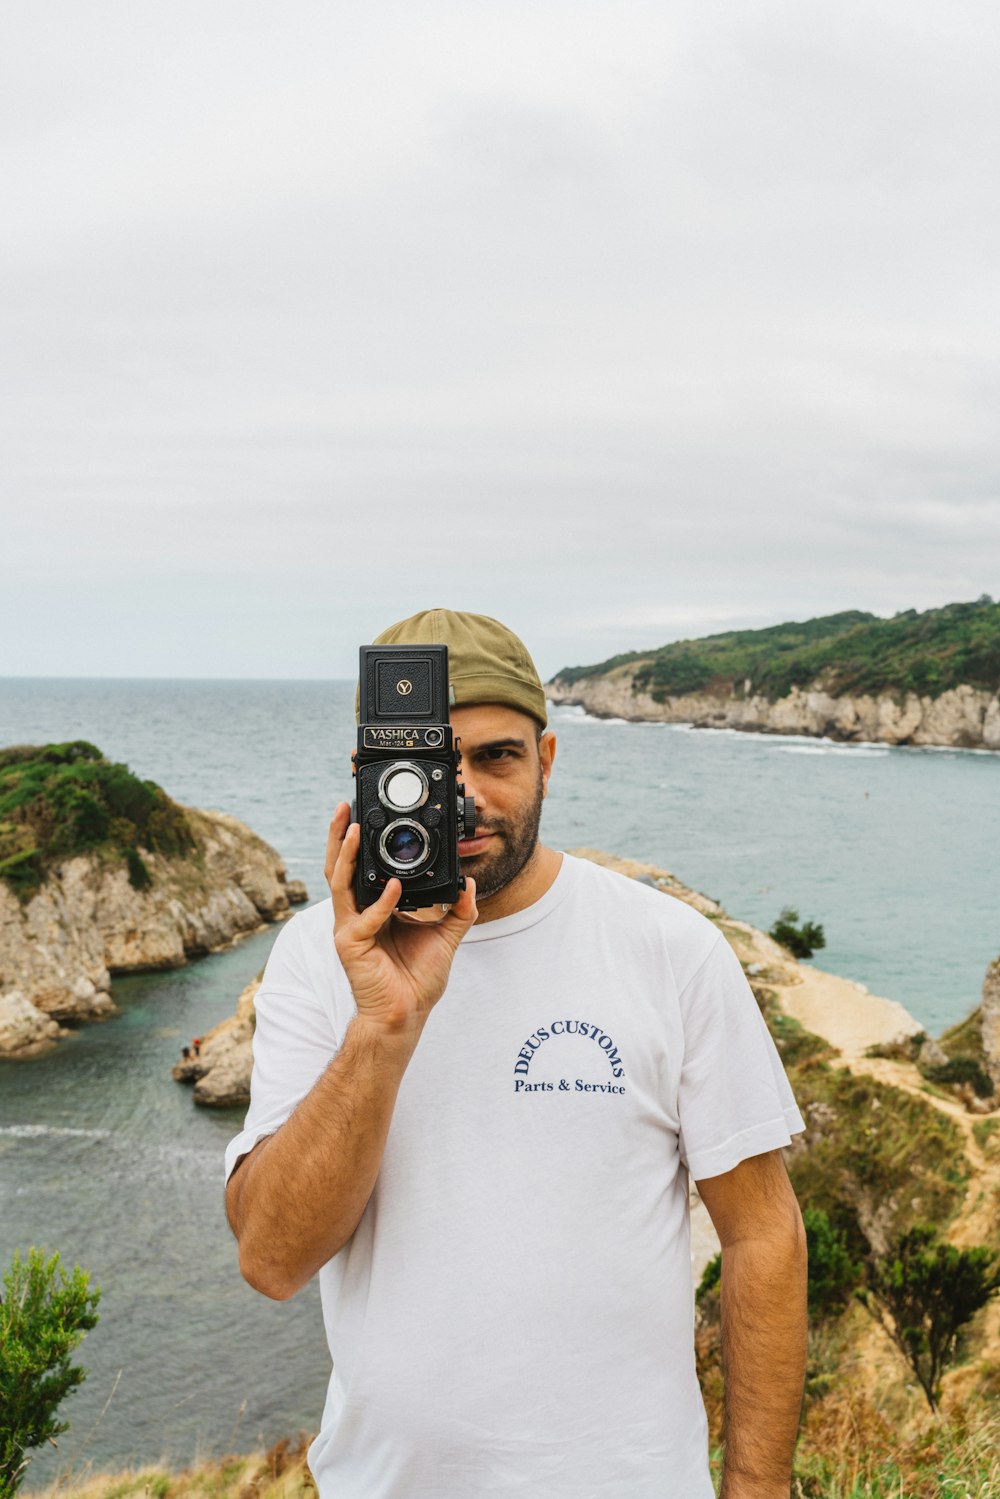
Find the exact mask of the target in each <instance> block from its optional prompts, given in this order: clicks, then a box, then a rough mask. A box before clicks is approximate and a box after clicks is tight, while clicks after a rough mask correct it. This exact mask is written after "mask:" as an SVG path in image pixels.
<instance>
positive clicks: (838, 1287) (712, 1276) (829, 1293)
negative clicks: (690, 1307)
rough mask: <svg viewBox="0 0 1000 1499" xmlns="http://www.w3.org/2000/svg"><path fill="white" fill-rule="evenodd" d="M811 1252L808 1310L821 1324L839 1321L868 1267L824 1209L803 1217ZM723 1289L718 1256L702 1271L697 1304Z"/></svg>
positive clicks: (807, 1242) (808, 1246) (696, 1294)
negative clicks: (850, 1250) (853, 1255)
mask: <svg viewBox="0 0 1000 1499" xmlns="http://www.w3.org/2000/svg"><path fill="white" fill-rule="evenodd" d="M802 1223H803V1226H804V1227H805V1231H806V1245H807V1248H808V1252H809V1290H808V1306H809V1312H810V1315H811V1316H812V1317H814V1318H816V1319H817V1320H822V1319H825V1318H829V1317H835V1316H837V1315H838V1314H839V1313H840V1312H842V1311H843V1310H844V1308H845V1307H846V1306H847V1305H848V1304H849V1303H850V1301H851V1297H852V1294H853V1293H854V1291H855V1290H856V1288H857V1287H858V1285H859V1284H860V1283H861V1282H862V1281H863V1280H864V1265H863V1264H862V1263H861V1262H860V1261H855V1260H852V1259H851V1256H850V1254H849V1253H848V1248H847V1241H846V1238H845V1235H844V1234H843V1233H842V1232H840V1231H839V1230H838V1229H836V1228H834V1227H833V1225H832V1224H831V1222H830V1220H829V1218H828V1217H827V1215H826V1213H824V1212H823V1211H822V1209H820V1208H806V1209H805V1211H804V1212H803V1214H802ZM716 1287H718V1288H719V1289H720V1290H721V1287H722V1255H721V1253H720V1254H717V1255H714V1256H713V1258H712V1259H710V1260H709V1262H708V1264H707V1265H706V1266H705V1269H704V1270H703V1271H702V1276H701V1280H700V1281H699V1283H698V1289H697V1291H696V1292H695V1300H696V1301H697V1302H698V1303H699V1304H700V1303H701V1302H703V1301H704V1300H705V1299H706V1298H707V1297H708V1296H709V1295H710V1293H711V1292H712V1291H714V1290H715V1289H716Z"/></svg>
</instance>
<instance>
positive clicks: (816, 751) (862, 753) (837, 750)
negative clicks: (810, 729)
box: [775, 740, 892, 760]
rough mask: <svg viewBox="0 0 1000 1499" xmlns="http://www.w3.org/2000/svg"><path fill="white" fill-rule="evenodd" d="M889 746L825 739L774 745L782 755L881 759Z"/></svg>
mask: <svg viewBox="0 0 1000 1499" xmlns="http://www.w3.org/2000/svg"><path fill="white" fill-rule="evenodd" d="M891 748H892V746H891V745H888V744H882V745H876V744H834V743H832V742H827V741H826V740H824V741H823V742H822V743H820V744H778V745H775V749H777V750H780V751H781V753H782V754H783V755H854V756H855V758H858V759H874V760H881V759H882V758H883V757H884V756H885V755H887V754H888V753H889V750H890V749H891Z"/></svg>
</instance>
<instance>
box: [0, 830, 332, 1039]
mask: <svg viewBox="0 0 1000 1499" xmlns="http://www.w3.org/2000/svg"><path fill="white" fill-rule="evenodd" d="M184 810H185V812H186V814H187V817H188V821H189V822H190V825H191V828H192V831H193V832H194V835H195V840H196V848H195V850H194V852H193V853H192V854H190V855H187V856H185V857H170V858H168V857H166V856H164V855H161V854H156V853H152V852H150V851H148V850H146V849H143V850H142V858H143V862H144V863H145V865H146V868H147V869H148V871H149V874H150V877H151V883H150V885H149V887H148V888H147V889H145V890H136V889H134V887H133V886H132V885H131V884H130V882H129V878H128V871H127V868H126V867H125V865H124V862H122V863H120V864H119V863H109V862H107V861H106V860H103V859H102V858H101V857H100V855H99V854H96V853H94V854H80V855H77V856H75V857H73V858H71V859H66V860H65V861H64V862H63V863H62V864H60V865H58V866H57V867H56V868H55V869H53V870H52V871H51V873H50V875H49V877H48V879H47V880H46V881H45V884H44V885H43V886H42V887H41V889H40V890H38V891H37V893H36V894H35V895H34V896H33V897H32V898H31V899H30V900H28V901H27V902H25V904H24V905H22V904H21V902H20V901H19V900H18V898H17V896H16V895H15V894H14V892H13V891H12V890H11V889H10V888H9V886H8V885H6V884H5V883H4V882H3V881H0V996H4V995H8V994H10V993H11V992H12V991H17V992H18V993H20V994H22V995H23V996H24V997H25V998H26V999H27V1000H28V1001H30V1003H31V1005H32V1006H33V1007H34V1008H35V1009H37V1010H40V1011H42V1012H43V1013H44V1014H45V1015H48V1016H50V1017H51V1018H52V1019H54V1020H56V1021H65V1020H91V1019H94V1018H96V1017H99V1016H102V1015H108V1014H113V1013H114V1012H115V1006H114V1004H113V1002H112V1000H111V995H110V988H111V975H112V974H113V973H129V972H136V971H139V970H143V969H155V968H176V967H179V966H180V965H181V964H183V963H185V962H186V961H187V959H188V958H189V957H191V956H192V955H194V954H196V953H206V952H214V951H217V950H219V949H220V948H223V947H226V946H228V945H229V944H230V943H232V942H233V941H235V940H236V939H238V938H239V937H241V936H244V935H246V934H247V933H249V932H253V931H257V930H258V929H259V928H260V927H261V926H262V925H264V923H265V922H269V921H275V920H280V919H282V918H283V917H285V916H287V915H289V914H290V908H291V905H292V903H293V902H299V901H302V900H304V899H307V898H308V897H307V895H306V892H305V888H304V886H303V885H302V884H301V882H300V881H298V880H291V881H289V880H288V879H287V877H286V873H285V866H284V864H283V863H282V861H281V858H280V857H279V855H278V854H277V853H276V852H275V850H274V849H273V848H271V847H270V845H269V844H267V843H265V842H264V840H263V839H262V838H258V836H257V835H256V833H253V832H252V831H251V830H250V828H248V827H247V826H246V825H245V824H244V823H242V822H239V821H237V819H236V818H235V817H229V816H227V815H226V814H225V813H222V812H202V811H198V810H196V809H194V808H190V807H186V808H185V809H184ZM10 1054H12V1053H11V1052H9V1051H8V1049H7V1046H6V1043H5V1042H4V1041H3V1039H2V1037H0V1056H4V1055H10Z"/></svg>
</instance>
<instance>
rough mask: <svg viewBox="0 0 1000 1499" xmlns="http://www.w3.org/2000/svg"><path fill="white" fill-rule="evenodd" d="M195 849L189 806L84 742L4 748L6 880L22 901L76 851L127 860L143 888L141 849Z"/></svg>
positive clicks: (1, 872)
mask: <svg viewBox="0 0 1000 1499" xmlns="http://www.w3.org/2000/svg"><path fill="white" fill-rule="evenodd" d="M194 847H195V839H194V834H193V832H192V830H191V827H190V824H189V823H188V820H187V817H186V816H185V813H184V809H183V808H182V807H179V806H178V805H177V804H176V802H173V801H171V799H170V797H168V796H167V794H166V792H164V791H163V790H162V789H161V788H160V787H159V786H157V785H156V783H155V781H143V780H140V779H139V777H138V776H134V775H133V774H132V772H131V771H130V770H129V768H128V766H127V765H117V764H112V763H111V762H110V761H109V760H106V759H105V758H104V756H103V755H102V754H101V752H100V750H99V749H97V748H96V747H95V746H94V745H92V744H88V743H87V742H86V741H85V740H82V739H78V740H74V741H72V742H71V743H68V744H47V745H42V746H33V745H15V746H13V747H12V748H10V749H5V750H0V879H3V880H5V881H6V882H7V884H8V885H10V887H11V888H12V889H13V890H14V891H15V892H16V893H17V894H18V895H19V896H20V897H21V898H22V899H26V898H28V897H29V896H30V895H32V894H33V893H34V891H35V890H36V889H37V888H38V886H39V885H40V884H41V882H42V881H43V879H44V878H45V874H46V871H47V869H48V868H49V867H51V866H52V865H53V864H55V863H58V861H59V860H61V859H67V858H70V857H72V856H73V855H74V854H79V853H88V852H100V853H101V855H102V857H108V856H110V857H112V858H114V859H117V860H119V861H120V860H122V859H123V858H124V860H125V861H126V863H127V866H128V872H129V879H130V880H131V882H132V884H133V886H134V887H135V888H136V889H137V890H142V889H145V888H146V887H147V886H148V884H149V883H150V880H149V872H148V870H147V869H146V868H145V866H144V865H143V864H142V860H141V858H140V857H139V853H138V850H139V849H140V848H145V849H149V850H151V851H152V852H154V853H161V854H166V855H178V854H186V853H189V852H190V851H192V850H193V849H194Z"/></svg>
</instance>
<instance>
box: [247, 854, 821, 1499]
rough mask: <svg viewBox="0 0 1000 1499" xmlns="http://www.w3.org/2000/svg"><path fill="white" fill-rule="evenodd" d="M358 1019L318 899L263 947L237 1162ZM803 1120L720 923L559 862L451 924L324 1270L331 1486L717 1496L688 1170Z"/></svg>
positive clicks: (388, 1495)
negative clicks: (343, 1234)
mask: <svg viewBox="0 0 1000 1499" xmlns="http://www.w3.org/2000/svg"><path fill="white" fill-rule="evenodd" d="M354 1011H355V1006H354V1001H353V997H352V995H351V991H350V987H349V985H348V983H347V978H346V975H345V974H344V971H343V968H342V967H341V965H340V962H339V959H338V958H337V956H336V951H335V948H334V943H333V917H332V909H331V903H330V902H329V901H328V900H327V901H323V902H321V903H320V904H318V905H315V906H311V907H309V908H308V909H306V910H304V911H302V912H300V913H299V914H297V915H296V916H294V917H293V918H292V919H291V920H290V921H289V922H288V923H287V925H286V926H285V927H283V929H282V930H281V932H280V933H279V935H278V938H277V940H276V942H275V944H274V947H273V949H272V952H271V957H270V960H269V962H268V964H267V969H266V972H265V976H264V981H263V984H262V986H261V989H260V992H259V994H258V996H257V1029H256V1033H255V1036H254V1070H253V1079H252V1084H251V1102H250V1109H249V1112H248V1114H247V1118H246V1127H245V1128H244V1130H243V1131H242V1132H241V1133H240V1134H239V1135H237V1136H236V1137H235V1139H233V1140H232V1141H231V1142H230V1144H229V1146H228V1147H227V1150H226V1161H225V1167H226V1179H227V1180H228V1178H229V1174H230V1172H231V1171H232V1169H233V1167H234V1166H235V1164H236V1162H237V1160H238V1159H239V1158H240V1156H242V1155H243V1154H245V1153H246V1152H247V1151H248V1150H250V1149H251V1148H252V1146H253V1145H254V1144H255V1143H256V1141H257V1140H259V1139H260V1138H261V1137H262V1136H263V1135H266V1134H270V1133H272V1132H273V1131H274V1130H276V1129H277V1128H278V1127H279V1126H280V1125H281V1124H282V1123H283V1122H284V1121H285V1120H286V1119H287V1118H288V1116H289V1115H290V1114H291V1112H292V1110H293V1109H294V1108H295V1106H296V1104H297V1103H298V1102H299V1100H300V1099H301V1098H302V1097H303V1096H304V1095H305V1094H306V1093H307V1092H308V1091H309V1089H310V1088H311V1087H312V1085H313V1084H314V1083H315V1081H316V1080H317V1078H318V1077H319V1076H320V1074H321V1073H322V1072H323V1070H324V1069H325V1067H326V1066H327V1064H328V1063H329V1061H330V1059H331V1058H332V1057H333V1056H334V1054H335V1053H336V1051H337V1049H338V1047H339V1046H340V1044H341V1042H342V1040H343V1037H344V1032H345V1030H346V1028H347V1025H348V1023H349V1022H350V1020H351V1017H352V1015H353V1014H354ZM803 1129H805V1125H804V1123H803V1120H802V1117H801V1115H800V1113H799V1110H798V1108H797V1107H796V1103H795V1099H794V1097H793V1095H792V1091H791V1088H790V1087H789V1084H788V1080H787V1078H786V1076H785V1071H784V1068H783V1066H782V1063H781V1059H780V1057H779V1056H778V1053H777V1050H776V1048H775V1046H774V1042H773V1041H772V1039H771V1036H770V1034H769V1032H768V1029H767V1026H766V1024H765V1022H764V1020H763V1017H762V1016H761V1013H760V1010H759V1008H758V1006H757V1002H756V1000H755V999H754V996H753V993H752V991H751V989H750V986H749V984H748V983H747V980H746V978H745V977H744V975H743V970H742V968H741V966H740V963H739V960H738V959H737V957H736V955H735V953H734V952H733V950H732V948H731V947H730V945H729V943H728V942H727V941H726V939H725V937H724V936H723V935H722V933H721V932H720V931H719V930H718V929H717V927H716V926H715V925H714V924H713V923H712V922H711V921H710V920H709V919H708V917H706V916H703V915H701V913H700V912H698V911H696V910H694V908H693V907H691V906H688V905H686V904H684V903H683V902H682V901H680V900H677V899H674V898H672V897H670V896H664V895H663V894H661V893H660V892H659V891H656V890H653V889H651V888H649V887H648V886H645V885H641V884H638V883H636V882H635V881H632V880H629V879H626V878H624V877H623V876H621V875H618V874H613V873H611V872H610V871H609V870H606V869H603V868H601V867H599V866H598V865H596V864H592V863H590V862H589V861H587V860H584V859H577V858H573V857H572V856H570V855H568V854H564V855H563V858H562V863H561V866H560V869H559V873H558V875H557V876H556V879H555V881H554V882H553V884H552V885H551V886H550V888H549V889H548V890H547V891H546V893H545V894H544V895H543V896H542V898H541V899H540V900H538V901H536V902H535V904H534V905H532V906H529V907H527V908H526V909H525V910H523V911H518V912H516V913H515V914H514V915H512V916H507V917H502V918H500V919H499V920H497V921H492V922H486V923H485V924H483V925H481V926H476V927H473V928H472V930H471V931H470V932H469V933H468V934H467V936H466V937H465V938H464V939H463V941H462V944H461V946H460V947H459V950H458V953H457V954H456V957H455V961H454V964H453V967H452V972H451V977H450V979H449V983H448V988H447V990H446V992H445V994H444V995H443V996H442V998H441V999H440V1000H439V1002H438V1004H437V1006H436V1007H435V1009H434V1010H433V1011H432V1013H431V1015H430V1017H429V1019H428V1021H427V1024H426V1027H425V1029H424V1033H423V1035H422V1037H421V1039H420V1042H419V1045H418V1046H417V1049H416V1051H415V1053H414V1055H413V1058H412V1060H411V1062H410V1064H409V1067H408V1068H407V1071H406V1073H405V1074H404V1077H403V1081H402V1084H401V1086H400V1089H399V1095H398V1099H397V1103H396V1108H395V1112H394V1114H393V1118H392V1124H391V1127H390V1130H389V1136H388V1140H387V1143H386V1149H385V1155H384V1157H383V1161H382V1167H381V1171H380V1173H379V1177H378V1180H377V1182H376V1185H375V1189H374V1191H373V1193H372V1196H371V1199H370V1201H369V1203H368V1206H367V1207H366V1209H365V1212H364V1215H363V1217H362V1219H361V1222H360V1223H359V1225H358V1227H357V1229H356V1230H355V1232H354V1235H353V1236H352V1238H351V1239H350V1240H349V1241H348V1243H347V1244H345V1245H344V1247H343V1248H342V1249H341V1250H340V1252H339V1253H338V1254H336V1255H334V1257H333V1258H332V1259H331V1260H330V1261H328V1263H327V1264H325V1265H324V1266H323V1267H322V1268H321V1270H320V1271H319V1280H320V1290H321V1296H322V1305H323V1318H324V1323H325V1327H326V1335H327V1340H328V1342H329V1345H330V1354H331V1357H332V1359H333V1372H332V1375H331V1378H330V1384H329V1389H328V1393H327V1399H326V1405H325V1409H324V1411H323V1419H322V1426H321V1430H320V1432H319V1435H318V1436H317V1437H316V1439H315V1441H314V1442H313V1443H312V1445H311V1447H310V1449H309V1455H308V1456H309V1466H310V1468H311V1470H312V1472H313V1475H314V1477H315V1480H316V1483H317V1486H318V1489H319V1494H320V1499H480V1496H482V1499H486V1496H489V1499H494V1496H498V1499H499V1496H507V1495H515V1494H516V1495H522V1496H525V1495H531V1496H539V1499H540V1496H544V1499H598V1496H600V1499H625V1496H627V1499H713V1492H714V1491H713V1487H712V1481H711V1478H710V1476H709V1466H708V1424H707V1420H706V1416H705V1407H704V1404H703V1401H702V1398H701V1391H700V1388H699V1385H698V1380H697V1376H696V1372H695V1357H694V1293H693V1286H692V1276H691V1253H690V1218H689V1208H688V1175H689V1173H690V1175H691V1176H692V1177H693V1178H694V1179H695V1180H696V1181H697V1180H698V1179H700V1178H703V1177H709V1176H718V1175H719V1174H720V1173H722V1172H725V1171H729V1170H731V1169H732V1167H733V1166H736V1165H737V1164H738V1163H739V1162H740V1161H742V1160H744V1159H745V1158H746V1157H747V1156H752V1155H759V1154H761V1153H762V1152H764V1151H768V1150H774V1149H776V1148H777V1147H779V1146H785V1145H789V1144H790V1143H791V1136H792V1134H796V1133H798V1132H799V1131H801V1130H803Z"/></svg>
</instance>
